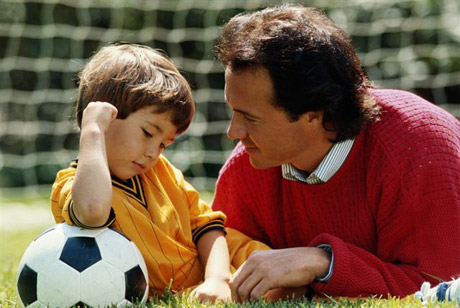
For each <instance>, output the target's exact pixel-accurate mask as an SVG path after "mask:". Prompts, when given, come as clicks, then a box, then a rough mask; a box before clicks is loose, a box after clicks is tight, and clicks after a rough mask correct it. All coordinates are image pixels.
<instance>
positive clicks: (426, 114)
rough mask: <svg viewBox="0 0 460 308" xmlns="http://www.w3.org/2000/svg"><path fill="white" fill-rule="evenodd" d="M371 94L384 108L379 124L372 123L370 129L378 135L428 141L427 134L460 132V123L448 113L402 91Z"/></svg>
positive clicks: (383, 91)
mask: <svg viewBox="0 0 460 308" xmlns="http://www.w3.org/2000/svg"><path fill="white" fill-rule="evenodd" d="M371 94H372V95H373V97H374V98H375V99H376V101H377V103H378V104H379V105H380V106H381V114H380V119H379V121H376V122H375V123H372V124H371V129H372V130H373V131H374V133H377V134H379V135H388V137H389V139H390V140H392V139H393V138H392V137H391V136H393V137H394V136H395V135H398V134H401V135H400V136H398V139H399V140H400V138H401V137H403V136H402V134H404V135H407V136H409V135H411V137H416V138H422V139H423V138H425V137H426V134H428V135H430V134H432V133H437V134H439V133H440V132H441V134H442V133H447V134H450V133H451V132H459V130H460V124H459V121H458V120H457V119H455V118H454V117H453V116H452V115H451V114H449V113H448V112H447V111H445V110H443V109H442V108H440V107H439V106H436V105H435V104H433V103H430V102H429V101H427V100H425V99H423V98H421V97H420V96H418V95H416V94H413V93H410V92H407V91H402V90H389V89H378V90H371Z"/></svg>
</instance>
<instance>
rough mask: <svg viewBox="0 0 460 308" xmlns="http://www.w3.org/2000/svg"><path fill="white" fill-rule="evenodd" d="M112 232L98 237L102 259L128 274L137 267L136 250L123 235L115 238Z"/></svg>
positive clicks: (108, 231)
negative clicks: (128, 271)
mask: <svg viewBox="0 0 460 308" xmlns="http://www.w3.org/2000/svg"><path fill="white" fill-rule="evenodd" d="M110 231H111V230H107V232H104V233H101V234H99V235H98V236H97V237H96V242H97V245H98V246H99V251H100V252H101V256H102V259H103V260H104V261H106V262H108V263H110V264H113V265H114V266H116V267H117V268H119V269H120V270H121V271H122V272H126V271H127V270H129V269H131V268H133V267H134V266H136V265H137V259H136V255H135V254H134V253H135V250H134V249H133V248H132V245H131V241H130V240H128V239H127V238H125V237H124V236H123V235H121V234H120V236H113V234H111V232H110ZM112 232H116V231H112ZM136 250H137V247H136Z"/></svg>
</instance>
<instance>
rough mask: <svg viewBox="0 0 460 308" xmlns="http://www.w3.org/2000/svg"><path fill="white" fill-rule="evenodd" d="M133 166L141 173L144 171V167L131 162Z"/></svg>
mask: <svg viewBox="0 0 460 308" xmlns="http://www.w3.org/2000/svg"><path fill="white" fill-rule="evenodd" d="M133 164H134V166H135V167H136V169H138V170H140V171H141V172H143V171H144V170H145V165H143V164H139V163H136V162H133Z"/></svg>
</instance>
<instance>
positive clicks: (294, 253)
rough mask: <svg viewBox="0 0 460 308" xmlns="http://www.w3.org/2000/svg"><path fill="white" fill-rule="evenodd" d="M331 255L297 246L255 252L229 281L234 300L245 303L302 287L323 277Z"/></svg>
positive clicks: (315, 249) (323, 251)
mask: <svg viewBox="0 0 460 308" xmlns="http://www.w3.org/2000/svg"><path fill="white" fill-rule="evenodd" d="M330 263H331V254H330V253H328V252H327V251H325V250H324V249H321V248H316V247H297V248H287V249H278V250H268V251H256V252H254V253H252V254H251V256H249V258H248V260H247V261H246V262H245V263H244V264H243V265H242V266H241V267H240V268H239V269H238V270H237V271H236V272H235V273H234V274H233V278H232V279H230V288H231V290H232V297H233V300H234V301H236V302H244V301H247V300H250V299H256V298H259V297H262V296H265V295H266V294H267V292H268V291H270V290H273V289H275V288H280V287H281V288H283V287H303V286H306V285H308V284H310V283H312V282H313V281H314V280H315V279H316V278H321V277H324V276H325V275H326V274H327V272H328V270H329V266H330Z"/></svg>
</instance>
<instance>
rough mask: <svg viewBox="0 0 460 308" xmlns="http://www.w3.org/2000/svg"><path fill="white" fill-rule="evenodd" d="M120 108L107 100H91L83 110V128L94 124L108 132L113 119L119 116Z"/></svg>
mask: <svg viewBox="0 0 460 308" xmlns="http://www.w3.org/2000/svg"><path fill="white" fill-rule="evenodd" d="M117 114H118V110H117V108H116V107H115V106H113V105H112V104H109V103H107V102H91V103H89V104H88V106H86V108H85V110H84V111H83V119H82V123H81V128H82V130H83V129H84V128H86V127H88V126H91V125H93V124H95V125H97V126H98V127H99V129H100V130H101V131H102V132H104V133H106V132H107V129H108V128H109V126H110V123H112V121H113V120H115V119H116V118H117Z"/></svg>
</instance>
